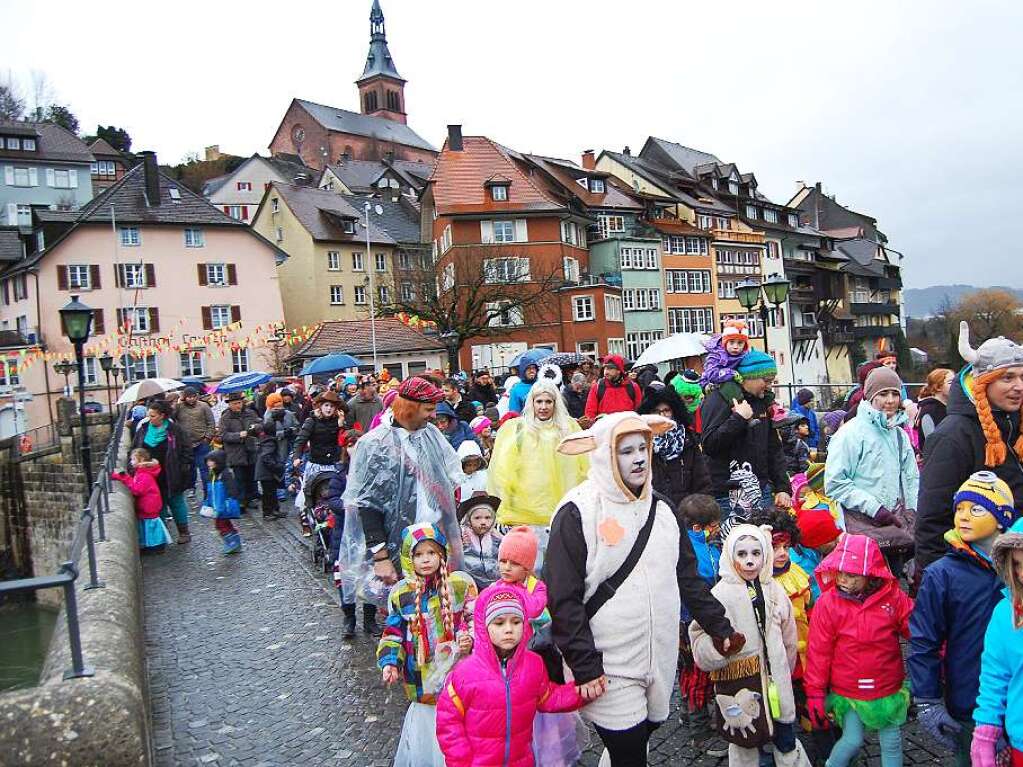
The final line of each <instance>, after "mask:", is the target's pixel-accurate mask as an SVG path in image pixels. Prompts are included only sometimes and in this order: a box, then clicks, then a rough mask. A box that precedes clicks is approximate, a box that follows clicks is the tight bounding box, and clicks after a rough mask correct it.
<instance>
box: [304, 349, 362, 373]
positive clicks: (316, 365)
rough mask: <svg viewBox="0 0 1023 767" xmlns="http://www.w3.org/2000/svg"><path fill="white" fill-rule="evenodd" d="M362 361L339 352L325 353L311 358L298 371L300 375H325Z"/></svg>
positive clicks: (354, 366)
mask: <svg viewBox="0 0 1023 767" xmlns="http://www.w3.org/2000/svg"><path fill="white" fill-rule="evenodd" d="M361 364H362V363H361V362H359V361H358V360H357V359H355V357H353V356H352V355H350V354H342V353H341V352H334V353H333V354H327V355H325V356H323V357H319V358H318V359H315V360H313V361H312V362H310V363H309V364H308V365H306V366H305V367H304V368H302V372H301V373H299V375H300V376H311V375H326V374H328V373H336V372H338V371H339V370H347V369H348V368H357V367H359V366H360V365H361Z"/></svg>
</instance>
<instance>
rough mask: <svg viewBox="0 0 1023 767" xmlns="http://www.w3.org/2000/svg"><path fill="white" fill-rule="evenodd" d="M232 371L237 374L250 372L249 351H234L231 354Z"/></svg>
mask: <svg viewBox="0 0 1023 767" xmlns="http://www.w3.org/2000/svg"><path fill="white" fill-rule="evenodd" d="M231 370H232V371H233V372H235V373H248V372H249V350H248V349H234V350H233V351H232V352H231Z"/></svg>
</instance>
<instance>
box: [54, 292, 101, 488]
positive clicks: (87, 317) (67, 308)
mask: <svg viewBox="0 0 1023 767" xmlns="http://www.w3.org/2000/svg"><path fill="white" fill-rule="evenodd" d="M92 318H93V311H92V309H91V308H89V307H88V306H86V305H85V304H83V303H82V302H81V301H79V300H78V296H71V300H70V301H69V302H68V303H67V304H65V305H64V307H63V308H62V309H61V310H60V319H61V323H62V324H63V325H64V332H65V333H67V337H68V340H69V341H71V343H72V344H74V346H75V361H76V362H77V363H78V417H79V423H80V424H81V427H82V469H83V471H85V500H86V503H88V502H89V496H90V495H91V494H92V444H91V443H90V442H89V424H88V423H87V419H86V417H85V360H84V359H83V349H84V347H85V342H86V341H88V340H89V333H90V331H91V330H92Z"/></svg>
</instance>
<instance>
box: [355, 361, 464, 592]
mask: <svg viewBox="0 0 1023 767" xmlns="http://www.w3.org/2000/svg"><path fill="white" fill-rule="evenodd" d="M443 396H444V395H443V393H442V392H441V390H440V389H439V388H437V387H436V386H434V385H433V384H431V383H430V382H429V381H426V380H425V379H423V378H418V377H416V378H410V379H408V380H407V381H405V382H404V383H403V384H402V385H401V387H400V389H399V390H398V398H397V399H396V400H395V401H394V403H393V404H392V406H391V411H392V415H393V418H392V420H391V423H386V422H385V423H381V424H380V425H379V426H377V428H375V429H372V430H371V431H369V432H368V433H367V434H366V435H365V436H364V437H362V438H361V439H360V440H359V442H358V445H357V447H356V449H355V452H354V454H353V456H352V463H351V467H350V468H349V470H348V486H347V488H346V490H345V494H344V504H345V527H344V534H343V536H342V539H341V550H340V551H339V554H338V560H339V564H340V566H341V572H342V585H343V589H344V593H345V597H346V598H351V597H352V596H354V594H355V592H356V591H362V590H363V589H365V591H362V593H360V596H363V597H364V598H366V599H368V600H373V601H380V599H379V598H380V597H386V593H376V592H385V591H386V587H390V586H391V585H393V584H394V583H396V582H397V580H398V577H399V573H400V572H401V570H400V568H399V564H398V562H399V556H400V553H401V543H402V537H401V535H402V531H403V530H404V529H405V528H406V527H408V526H409V525H412V524H417V523H431V524H434V525H437V526H438V527H439V528H440V529H441V530H442V531H443V532H444V535H445V537H446V538H447V541H448V554H449V555H448V562H449V563H450V565H451V567H452V568H453V569H456V570H458V569H461V567H462V546H461V540H462V539H461V532H460V530H459V527H458V519H457V516H456V511H457V506H456V504H455V487H456V486H457V485H458V484H459V483H461V482H464V481H465V475H464V474H463V473H462V464H461V461H460V460H459V458H458V454H457V453H456V452H455V451H454V449H452V447H451V445H449V444H448V441H447V440H446V439H445V438H444V435H443V434H441V432H440V430H438V429H437V427H436V426H434V425H433V424H431V423H430V422H429V419H430V417H431V416H432V415H433V412H434V410H435V409H436V406H437V403H438V402H439V401H440V400H442V399H443ZM370 583H372V585H369V584H370ZM381 584H382V586H383V587H385V588H382V587H381ZM368 592H373V593H368Z"/></svg>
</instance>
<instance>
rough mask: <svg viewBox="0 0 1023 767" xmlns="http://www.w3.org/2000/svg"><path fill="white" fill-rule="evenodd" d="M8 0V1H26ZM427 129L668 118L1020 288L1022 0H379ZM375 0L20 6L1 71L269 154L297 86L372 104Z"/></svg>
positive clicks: (179, 132)
mask: <svg viewBox="0 0 1023 767" xmlns="http://www.w3.org/2000/svg"><path fill="white" fill-rule="evenodd" d="M13 5H14V3H13V0H0V9H2V8H3V7H4V6H13ZM382 5H383V10H384V14H385V16H386V18H387V37H388V43H389V45H390V49H391V54H392V56H393V57H394V60H395V64H396V65H397V67H398V71H399V72H400V73H401V74H402V76H403V77H405V78H406V79H407V80H408V81H409V83H408V85H407V86H406V107H407V109H408V113H409V122H410V125H411V126H412V127H413V128H415V130H416V131H417V132H418V133H419V134H420V135H422V136H423V137H424V138H425V139H427V140H428V141H430V142H431V143H433V144H435V145H436V146H437V147H440V145H441V143H442V142H443V139H444V135H445V132H446V128H445V126H446V125H447V124H448V123H461V124H462V125H463V126H464V132H465V133H466V134H467V135H469V134H485V135H487V136H490V137H491V138H493V139H495V140H497V141H500V142H502V143H504V144H506V145H508V146H510V147H513V148H515V149H518V150H522V151H529V152H538V153H543V154H547V155H556V156H563V157H568V158H572V159H575V160H578V156H579V153H580V151H581V150H583V149H587V148H594V149H598V150H599V149H602V148H606V149H613V150H621V148H622V147H623V146H625V145H629V146H631V147H632V149H633V151H635V152H638V151H639V149H640V148H641V147H642V145H643V141H644V140H645V138H646V137H647V136H648V135H655V136H660V137H662V138H666V139H669V140H673V141H678V142H679V143H682V144H686V145H688V146H691V147H694V148H697V149H701V150H705V151H709V152H712V153H714V154H716V155H717V156H718V157H719V158H721V159H722V160H723V161H726V162H729V161H730V162H735V163H737V164H738V165H739V167H740V169H741V170H742V171H743V172H746V171H753V172H754V173H756V176H757V179H758V180H759V181H760V184H761V190H762V191H764V192H765V193H766V194H768V195H769V196H770V197H771V198H772V199H774V200H775V201H777V202H785V201H787V200H788V199H789V197H790V196H791V194H792V193H793V192H794V191H795V188H796V181H798V180H805V181H807V182H808V183H813V182H814V181H818V180H819V181H822V182H823V183H824V186H825V189H826V190H827V191H828V192H829V193H831V194H834V195H835V196H836V197H837V199H838V201H839V202H841V203H843V204H846V205H848V206H850V207H853V208H854V209H857V210H860V211H863V212H865V213H869V214H870V215H872V216H875V217H876V218H877V219H878V221H879V223H880V226H881V228H882V230H883V231H885V232H886V233H887V234H888V236H889V239H890V242H891V245H892V246H893V247H895V248H897V249H899V250H901V251H902V252H903V253H905V255H906V258H905V260H904V262H903V266H904V276H905V281H906V284H907V286H908V287H925V286H928V285H933V284H940V283H955V282H959V283H966V284H973V285H978V286H982V285H992V284H1003V285H1011V286H1014V287H1023V257H1021V256H1023V253H1021V250H1020V247H1019V244H1018V243H1019V241H1020V237H1019V235H1018V227H1019V225H1020V212H1021V205H1020V199H1021V196H1020V194H1019V186H1020V181H1019V180H1018V179H1016V178H1015V176H1016V174H1017V173H1018V172H1019V171H1020V169H1021V168H1023V138H1021V137H1023V66H1021V65H1020V60H1021V59H1020V46H1021V40H1023V3H1019V2H1015V0H1007V1H1006V2H990V1H982V0H972V1H971V2H969V3H964V2H960V1H959V0H954V1H953V0H941V1H940V2H938V1H936V0H930V1H928V2H924V1H918V0H898V2H892V1H891V0H882V1H881V2H873V1H867V0H856V1H855V2H854V1H852V0H849V1H848V2H841V1H839V0H833V1H830V2H821V1H820V0H815V1H813V2H785V1H784V0H779V1H778V2H767V3H765V2H728V1H726V0H712V1H710V2H707V1H704V2H692V1H691V0H678V1H674V0H673V1H671V2H668V1H667V0H666V1H664V2H656V1H655V0H629V1H628V2H622V1H621V0H619V1H618V2H610V1H609V0H571V1H570V0H516V2H514V3H512V4H507V3H498V2H495V0H482V1H481V0H382ZM369 10H370V0H329V1H328V0H302V1H301V2H292V3H281V2H262V1H259V2H246V3H240V2H230V3H228V2H223V0H220V1H217V0H214V1H213V2H210V1H209V0H206V1H205V2H194V1H193V0H178V1H177V2H173V3H149V2H121V1H120V0H118V1H116V2H115V1H112V0H107V1H106V2H100V3H91V4H86V3H69V2H68V3H65V2H58V3H18V4H17V13H15V14H13V15H11V14H8V13H4V14H3V17H4V19H5V24H6V25H7V34H5V35H4V50H3V53H2V54H0V68H7V67H10V68H11V70H12V74H13V75H14V76H15V77H20V78H23V79H25V80H27V79H28V74H29V72H30V71H31V70H40V71H43V72H45V73H46V74H47V76H48V78H49V81H50V83H51V85H52V86H53V87H54V89H55V91H56V94H57V96H58V99H59V100H60V101H62V102H64V103H67V104H69V105H70V106H71V108H72V110H73V111H74V112H75V114H76V115H77V116H78V118H79V119H80V121H81V124H82V128H83V130H86V131H90V132H91V131H92V130H94V126H95V125H96V124H97V123H102V124H104V125H106V124H111V123H112V124H115V125H119V126H122V127H125V128H127V130H128V131H129V133H130V134H131V136H132V139H133V141H134V144H133V148H135V149H155V150H156V151H157V152H158V153H159V157H160V160H161V162H171V163H172V162H176V161H177V160H179V159H180V158H181V157H182V156H184V155H185V154H186V153H188V152H191V151H199V152H201V150H202V148H203V147H205V146H207V145H210V144H219V145H220V147H221V149H222V150H223V151H226V152H231V153H235V154H241V155H247V154H251V153H252V152H262V153H265V152H266V151H267V144H268V143H269V141H270V139H271V137H272V136H273V134H274V132H275V130H276V129H277V125H278V123H279V122H280V119H281V117H282V116H283V114H284V111H285V109H286V108H287V105H288V103H289V101H290V99H292V98H293V97H300V98H305V99H309V100H311V101H318V102H321V103H325V104H330V105H333V106H338V107H342V108H348V109H352V110H358V99H357V97H356V89H355V86H354V85H353V81H354V80H355V79H356V78H357V77H358V76H359V75H360V74H361V73H362V67H363V65H364V63H365V57H366V52H367V47H368V38H369V22H368V16H369Z"/></svg>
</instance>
